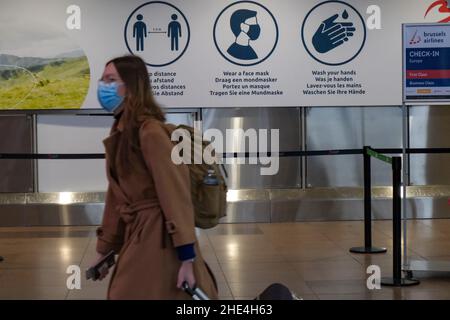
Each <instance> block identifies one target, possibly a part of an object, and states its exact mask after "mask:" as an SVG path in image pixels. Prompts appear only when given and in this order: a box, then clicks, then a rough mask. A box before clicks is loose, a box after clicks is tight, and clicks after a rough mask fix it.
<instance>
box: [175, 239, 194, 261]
mask: <svg viewBox="0 0 450 320" xmlns="http://www.w3.org/2000/svg"><path fill="white" fill-rule="evenodd" d="M176 249H177V253H178V259H179V260H180V261H186V260H190V259H194V258H195V250H194V244H193V243H191V244H186V245H184V246H181V247H177V248H176Z"/></svg>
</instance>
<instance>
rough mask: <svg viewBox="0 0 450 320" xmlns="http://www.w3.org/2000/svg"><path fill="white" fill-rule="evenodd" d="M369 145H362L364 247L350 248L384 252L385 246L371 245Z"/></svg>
mask: <svg viewBox="0 0 450 320" xmlns="http://www.w3.org/2000/svg"><path fill="white" fill-rule="evenodd" d="M369 149H370V147H367V146H366V147H364V150H363V159H364V247H354V248H351V249H350V252H353V253H385V252H386V251H387V250H386V248H377V247H372V179H371V171H372V169H371V159H370V155H369V154H368V152H367V151H368V150H369Z"/></svg>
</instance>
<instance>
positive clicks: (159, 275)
mask: <svg viewBox="0 0 450 320" xmlns="http://www.w3.org/2000/svg"><path fill="white" fill-rule="evenodd" d="M124 116H125V115H124V114H123V115H122V117H121V118H119V120H116V122H115V123H114V125H113V127H112V130H111V134H110V136H109V137H108V138H107V139H105V140H104V141H103V143H104V145H105V149H106V167H107V168H106V169H107V177H108V182H109V186H108V190H107V194H106V201H105V211H104V216H103V221H102V225H101V227H99V228H98V230H97V251H98V252H100V253H103V254H107V253H108V252H110V251H111V250H114V251H115V252H116V253H119V257H118V259H117V262H116V266H115V268H114V271H113V274H112V277H111V280H110V283H109V288H108V296H107V298H108V299H124V300H129V299H133V300H147V299H158V300H172V299H191V298H190V297H189V296H188V295H187V294H186V293H185V292H183V291H182V290H180V289H178V288H177V287H176V285H177V278H178V271H179V268H180V266H181V262H180V261H179V259H178V255H177V251H176V249H175V248H176V247H178V246H183V245H186V244H190V243H195V246H194V248H195V253H196V258H195V261H194V274H195V278H196V282H197V286H198V287H200V288H201V289H202V290H203V291H204V292H205V293H206V294H207V295H208V296H209V297H210V298H212V299H216V298H217V291H216V288H215V285H214V282H213V281H214V280H213V278H212V276H211V274H210V272H209V270H208V269H207V267H206V265H205V263H204V260H203V258H202V255H201V252H200V249H199V246H198V243H197V239H196V235H195V226H194V211H193V205H192V202H191V192H190V187H191V185H190V176H189V169H188V168H187V166H186V165H175V164H174V163H173V162H172V160H171V151H172V148H173V144H172V141H171V140H170V138H169V135H168V133H167V132H166V131H165V129H164V124H163V123H162V122H160V121H158V120H156V119H148V120H146V121H145V122H144V123H143V124H142V126H141V128H140V131H139V139H140V148H141V150H136V151H130V152H129V159H130V163H132V167H131V168H128V170H127V172H124V170H123V169H122V168H121V166H120V165H117V164H118V161H119V157H118V155H119V153H120V149H121V147H122V145H123V138H124V137H123V134H122V133H123V129H124V124H123V123H124V121H123V119H124Z"/></svg>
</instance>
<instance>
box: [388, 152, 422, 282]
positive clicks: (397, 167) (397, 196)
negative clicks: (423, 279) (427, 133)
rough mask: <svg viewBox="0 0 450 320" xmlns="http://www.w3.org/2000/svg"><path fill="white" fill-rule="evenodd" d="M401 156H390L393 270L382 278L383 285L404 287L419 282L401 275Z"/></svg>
mask: <svg viewBox="0 0 450 320" xmlns="http://www.w3.org/2000/svg"><path fill="white" fill-rule="evenodd" d="M401 171H402V158H400V157H393V158H392V211H393V212H392V215H393V218H392V231H393V232H392V237H393V242H392V245H393V248H392V253H393V270H392V276H393V277H392V278H382V279H381V284H382V285H385V286H394V287H404V286H413V285H417V284H419V283H420V281H419V280H416V279H407V278H403V277H402V198H401V179H402V178H401Z"/></svg>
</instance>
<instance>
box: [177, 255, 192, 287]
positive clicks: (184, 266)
mask: <svg viewBox="0 0 450 320" xmlns="http://www.w3.org/2000/svg"><path fill="white" fill-rule="evenodd" d="M185 281H186V282H187V283H188V284H189V287H191V288H194V286H195V277H194V263H193V262H192V261H183V262H182V263H181V266H180V270H179V271H178V282H177V288H179V289H181V288H182V286H183V283H184V282H185Z"/></svg>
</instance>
